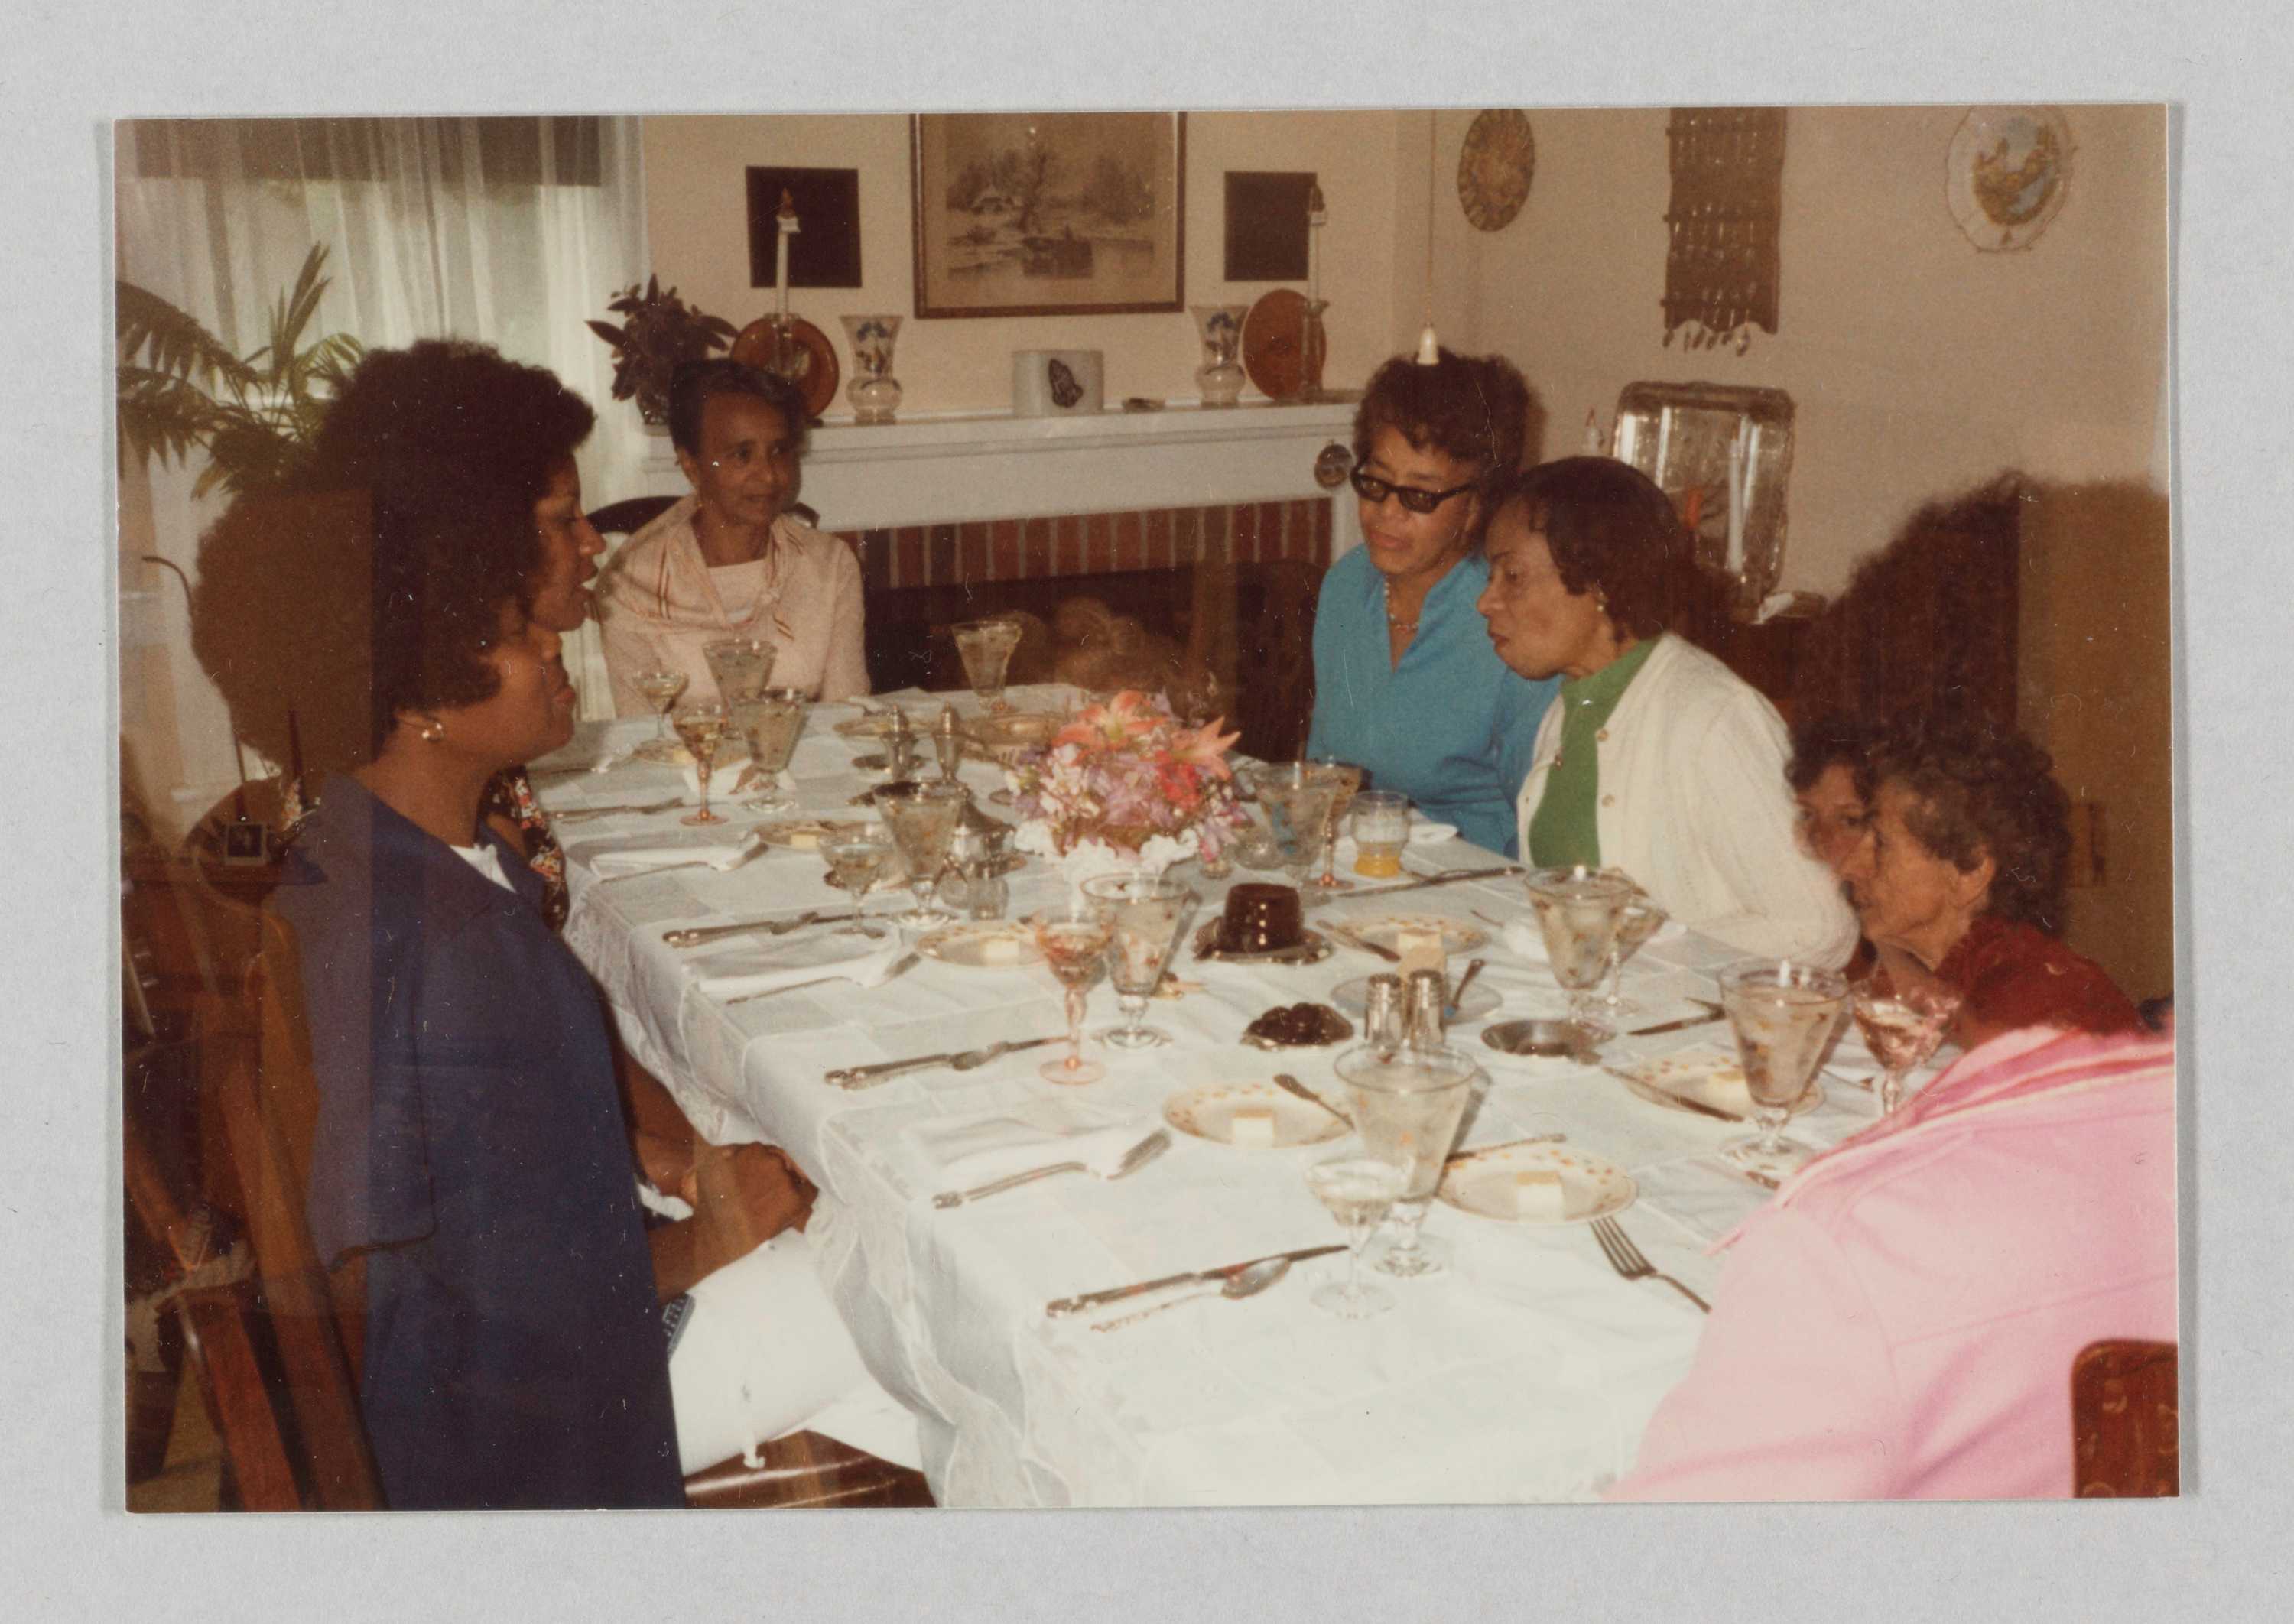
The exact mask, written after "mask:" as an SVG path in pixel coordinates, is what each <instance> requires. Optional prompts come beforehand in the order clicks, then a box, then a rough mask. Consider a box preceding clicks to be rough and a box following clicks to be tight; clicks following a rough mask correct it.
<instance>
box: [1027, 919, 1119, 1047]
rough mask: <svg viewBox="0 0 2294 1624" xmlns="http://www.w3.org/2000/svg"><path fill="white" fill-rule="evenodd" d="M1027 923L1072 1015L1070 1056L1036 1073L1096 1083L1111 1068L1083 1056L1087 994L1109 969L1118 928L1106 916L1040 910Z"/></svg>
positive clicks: (1069, 1015) (1069, 1039)
mask: <svg viewBox="0 0 2294 1624" xmlns="http://www.w3.org/2000/svg"><path fill="white" fill-rule="evenodd" d="M1028 923H1029V926H1030V927H1031V928H1032V929H1033V930H1034V931H1035V933H1036V946H1037V947H1039V948H1041V949H1042V950H1043V954H1044V963H1045V966H1046V967H1048V968H1049V969H1050V970H1051V972H1052V974H1053V976H1054V977H1055V978H1057V979H1058V981H1059V984H1060V987H1061V989H1062V993H1063V995H1064V997H1065V1003H1066V1005H1067V1017H1068V1052H1067V1056H1066V1058H1065V1059H1063V1060H1045V1062H1044V1063H1043V1064H1042V1065H1041V1066H1039V1067H1037V1068H1036V1075H1037V1076H1039V1077H1041V1078H1043V1079H1044V1081H1045V1082H1046V1083H1096V1082H1097V1081H1099V1079H1100V1078H1102V1077H1103V1076H1106V1075H1107V1068H1106V1067H1104V1066H1102V1065H1101V1064H1100V1063H1099V1062H1098V1061H1097V1060H1086V1059H1084V1058H1083V1010H1084V995H1085V994H1086V993H1088V992H1090V991H1091V989H1092V988H1093V987H1094V986H1095V985H1097V983H1098V981H1099V978H1100V977H1101V976H1102V975H1104V974H1105V973H1106V972H1107V946H1108V940H1109V938H1110V936H1111V935H1112V934H1113V932H1112V931H1111V930H1110V928H1109V926H1108V922H1107V921H1105V920H1104V919H1102V918H1099V917H1097V916H1096V915H1094V914H1085V915H1083V916H1082V917H1080V918H1078V917H1077V916H1075V915H1072V914H1062V913H1048V914H1037V915H1035V917H1033V918H1032V919H1030V920H1029V922H1028Z"/></svg>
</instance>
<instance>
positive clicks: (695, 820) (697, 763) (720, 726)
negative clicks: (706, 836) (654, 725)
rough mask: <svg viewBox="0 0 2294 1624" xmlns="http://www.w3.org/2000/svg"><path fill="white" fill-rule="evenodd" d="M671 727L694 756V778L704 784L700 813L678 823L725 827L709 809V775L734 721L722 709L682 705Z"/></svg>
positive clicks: (702, 786) (670, 719)
mask: <svg viewBox="0 0 2294 1624" xmlns="http://www.w3.org/2000/svg"><path fill="white" fill-rule="evenodd" d="M669 725H670V726H671V727H674V728H676V729H677V736H678V738H679V740H680V741H682V742H683V743H684V745H685V748H686V749H687V750H688V751H691V752H692V753H693V772H694V775H695V776H696V777H697V778H698V779H700V781H701V810H699V811H698V812H693V813H688V814H687V816H685V817H683V818H681V819H679V822H681V823H687V824H721V823H723V822H724V821H725V820H724V818H722V817H721V816H719V815H718V814H716V813H714V812H712V811H711V810H710V809H709V775H710V772H711V770H712V769H713V768H714V767H716V765H717V751H718V749H719V747H720V745H721V744H722V743H724V739H725V729H726V728H728V727H730V726H732V719H731V718H730V717H729V716H728V715H727V714H726V711H725V707H724V706H722V705H712V704H695V705H679V706H678V708H677V709H676V710H674V711H671V712H670V717H669Z"/></svg>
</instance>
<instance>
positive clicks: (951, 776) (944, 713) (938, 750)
mask: <svg viewBox="0 0 2294 1624" xmlns="http://www.w3.org/2000/svg"><path fill="white" fill-rule="evenodd" d="M932 753H933V754H935V755H937V756H938V757H939V758H940V782H941V783H943V784H954V783H955V782H956V768H957V767H961V766H963V765H964V735H962V734H961V733H959V732H958V731H957V730H956V707H955V706H954V705H942V706H941V707H940V716H939V718H938V719H936V720H935V721H934V722H933V723H932Z"/></svg>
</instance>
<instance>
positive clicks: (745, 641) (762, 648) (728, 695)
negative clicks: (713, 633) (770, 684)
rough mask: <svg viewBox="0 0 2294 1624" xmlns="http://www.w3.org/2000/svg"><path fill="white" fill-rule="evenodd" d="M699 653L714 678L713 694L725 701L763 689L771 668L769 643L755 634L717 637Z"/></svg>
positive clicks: (738, 699) (748, 696) (733, 701)
mask: <svg viewBox="0 0 2294 1624" xmlns="http://www.w3.org/2000/svg"><path fill="white" fill-rule="evenodd" d="M701 657H702V659H704V661H706V662H708V664H709V675H710V676H711V677H712V678H715V679H716V682H717V697H718V700H719V701H720V702H721V703H723V704H726V705H736V704H738V703H740V702H741V701H743V700H744V699H754V698H756V696H757V695H758V694H761V693H762V692H763V691H764V686H765V684H766V682H767V681H769V679H770V678H771V677H772V672H773V646H772V645H771V644H769V643H766V642H761V641H760V640H759V639H757V638H755V637H720V638H718V639H717V640H716V641H714V642H712V643H704V644H703V645H702V646H701Z"/></svg>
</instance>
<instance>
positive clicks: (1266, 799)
mask: <svg viewBox="0 0 2294 1624" xmlns="http://www.w3.org/2000/svg"><path fill="white" fill-rule="evenodd" d="M1254 782H1255V784H1256V787H1257V791H1258V801H1259V805H1260V806H1262V807H1264V808H1265V810H1266V827H1267V832H1269V834H1271V835H1272V836H1273V841H1274V845H1275V849H1276V850H1277V851H1278V852H1279V853H1280V855H1281V864H1282V871H1283V873H1287V874H1289V876H1290V883H1291V884H1293V885H1295V886H1297V887H1298V888H1299V893H1300V896H1301V897H1302V898H1303V897H1306V890H1307V885H1306V877H1307V876H1308V875H1309V874H1311V873H1313V872H1314V864H1315V862H1316V860H1317V859H1319V858H1320V857H1322V829H1323V825H1324V824H1325V823H1327V822H1328V820H1329V818H1330V805H1331V802H1332V801H1333V800H1336V798H1337V796H1338V777H1337V775H1336V774H1334V773H1332V772H1331V771H1330V769H1329V768H1327V767H1316V766H1313V765H1310V764H1309V763H1306V762H1304V761H1293V762H1291V763H1289V764H1288V765H1287V766H1282V767H1268V768H1265V769H1264V770H1263V771H1261V772H1260V773H1259V774H1258V775H1257V778H1256V779H1255V781H1254ZM1309 900H1311V898H1309Z"/></svg>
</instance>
